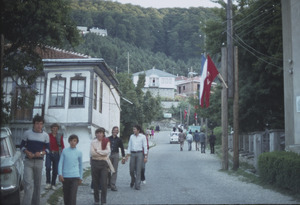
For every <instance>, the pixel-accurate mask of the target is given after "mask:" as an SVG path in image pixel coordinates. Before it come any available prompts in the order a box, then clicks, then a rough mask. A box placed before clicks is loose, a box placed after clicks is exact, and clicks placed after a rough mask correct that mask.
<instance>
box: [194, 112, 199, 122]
mask: <svg viewBox="0 0 300 205" xmlns="http://www.w3.org/2000/svg"><path fill="white" fill-rule="evenodd" d="M194 117H195V121H196V122H197V118H198V116H197V113H196V112H195V113H194Z"/></svg>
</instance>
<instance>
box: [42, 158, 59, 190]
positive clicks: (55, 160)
mask: <svg viewBox="0 0 300 205" xmlns="http://www.w3.org/2000/svg"><path fill="white" fill-rule="evenodd" d="M58 162H59V154H58V152H57V153H49V154H46V163H45V166H46V183H47V184H50V181H51V185H55V184H56V178H57V170H58ZM51 166H52V180H51V178H50V175H51V174H50V172H51Z"/></svg>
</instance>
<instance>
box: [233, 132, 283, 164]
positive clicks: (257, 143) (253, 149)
mask: <svg viewBox="0 0 300 205" xmlns="http://www.w3.org/2000/svg"><path fill="white" fill-rule="evenodd" d="M228 149H229V150H233V135H228ZM284 149H285V135H284V130H265V131H263V132H253V133H244V134H241V135H239V156H240V157H242V158H248V159H249V158H253V159H254V164H253V165H254V166H255V168H257V162H258V157H259V155H260V154H261V153H264V152H273V151H277V150H284Z"/></svg>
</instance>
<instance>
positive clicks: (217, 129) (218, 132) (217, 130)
mask: <svg viewBox="0 0 300 205" xmlns="http://www.w3.org/2000/svg"><path fill="white" fill-rule="evenodd" d="M214 134H215V135H216V138H217V140H216V145H221V144H222V127H215V128H214Z"/></svg>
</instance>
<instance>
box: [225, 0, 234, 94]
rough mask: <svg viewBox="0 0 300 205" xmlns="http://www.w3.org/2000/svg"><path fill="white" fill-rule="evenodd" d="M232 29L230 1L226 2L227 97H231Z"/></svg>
mask: <svg viewBox="0 0 300 205" xmlns="http://www.w3.org/2000/svg"><path fill="white" fill-rule="evenodd" d="M232 36H233V27H232V1H231V0H227V69H228V97H230V98H232V97H233V89H234V88H233V44H232Z"/></svg>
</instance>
